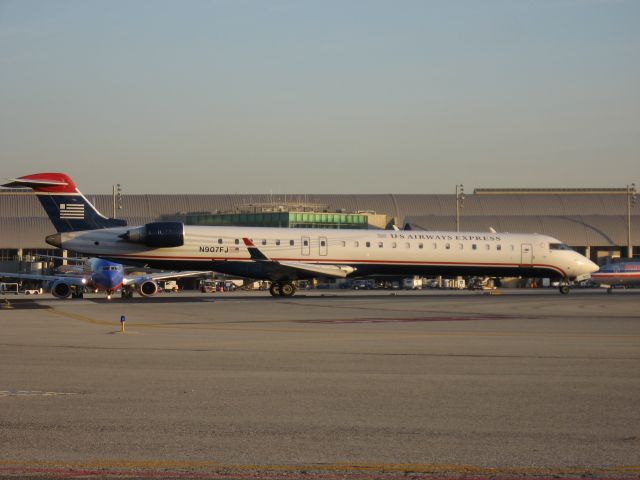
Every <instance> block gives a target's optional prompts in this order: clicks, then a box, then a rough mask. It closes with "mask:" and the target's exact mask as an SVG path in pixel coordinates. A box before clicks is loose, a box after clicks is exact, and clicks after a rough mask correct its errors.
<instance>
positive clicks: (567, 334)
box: [49, 307, 640, 342]
mask: <svg viewBox="0 0 640 480" xmlns="http://www.w3.org/2000/svg"><path fill="white" fill-rule="evenodd" d="M49 311H50V312H52V313H54V314H56V315H59V316H61V317H65V318H69V319H72V320H77V321H80V322H83V323H89V324H93V325H107V326H111V327H113V326H114V325H116V324H117V323H118V322H116V321H115V320H114V321H107V320H98V319H95V318H92V317H89V316H87V315H81V314H77V313H73V312H68V311H65V310H60V309H57V308H54V307H51V308H50V309H49ZM424 318H430V317H424ZM509 318H514V319H517V318H521V317H509ZM522 318H527V317H522ZM486 319H489V320H490V319H493V318H486ZM499 319H505V317H499ZM354 320H355V321H354ZM367 320H376V319H367ZM395 321H396V323H397V322H399V320H398V319H396V320H395ZM423 321H425V322H426V321H427V320H423ZM434 321H435V320H434ZM384 322H385V318H384V317H381V318H380V319H379V320H378V321H360V322H359V321H358V319H344V320H339V319H338V320H335V321H334V320H332V319H309V320H307V319H304V320H295V319H292V320H285V321H282V320H266V321H261V322H260V321H256V322H250V323H249V322H246V323H243V326H229V324H228V323H227V324H225V325H220V324H200V325H193V324H189V323H185V324H180V323H177V324H176V323H170V324H161V323H133V322H130V323H131V327H135V328H147V329H181V330H182V329H187V328H189V329H193V330H216V331H230V332H238V331H239V332H247V331H249V332H262V333H273V334H281V333H288V334H291V333H310V332H309V330H307V329H295V328H252V327H251V324H252V323H253V324H255V323H297V324H305V323H307V324H318V325H331V324H337V325H340V324H352V325H358V324H363V325H366V324H373V323H384ZM392 322H393V320H392ZM410 322H411V320H410V319H409V320H408V321H407V322H406V323H410ZM414 323H415V322H414ZM129 328H130V327H129ZM316 332H321V331H319V330H318V331H316ZM331 333H332V334H335V333H340V334H357V335H363V334H365V333H368V334H371V335H379V334H380V332H362V331H360V330H339V331H337V330H334V331H332V332H331ZM385 335H394V336H396V337H398V336H400V337H403V336H409V337H412V338H414V337H416V336H426V337H465V336H472V337H531V336H537V337H553V338H561V337H562V338H596V339H617V340H620V341H629V342H636V341H637V340H638V339H640V335H615V334H606V333H602V334H597V335H594V334H579V333H574V332H564V333H563V332H556V333H543V332H476V331H469V332H444V331H439V332H438V331H428V332H415V331H412V332H385ZM125 336H126V334H125Z"/></svg>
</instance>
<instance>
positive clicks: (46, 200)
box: [2, 173, 127, 233]
mask: <svg viewBox="0 0 640 480" xmlns="http://www.w3.org/2000/svg"><path fill="white" fill-rule="evenodd" d="M2 186H3V187H17V188H24V187H29V188H32V189H33V190H34V192H35V193H36V195H37V196H38V200H40V203H41V204H42V206H43V208H44V210H45V211H46V212H47V215H48V216H49V219H50V220H51V223H53V226H54V227H55V228H56V231H57V232H59V233H64V232H73V231H79V230H97V229H100V228H111V227H124V226H126V225H127V222H126V220H121V219H117V218H107V217H105V216H104V215H102V214H101V213H100V212H98V210H96V208H95V207H94V206H93V205H92V204H91V202H89V200H87V198H86V197H85V196H84V195H82V193H80V191H79V190H78V189H77V188H76V185H75V183H73V180H71V178H69V176H67V175H65V174H64V173H36V174H34V175H27V176H24V177H20V178H16V179H13V180H12V181H11V182H9V183H7V184H5V185H2Z"/></svg>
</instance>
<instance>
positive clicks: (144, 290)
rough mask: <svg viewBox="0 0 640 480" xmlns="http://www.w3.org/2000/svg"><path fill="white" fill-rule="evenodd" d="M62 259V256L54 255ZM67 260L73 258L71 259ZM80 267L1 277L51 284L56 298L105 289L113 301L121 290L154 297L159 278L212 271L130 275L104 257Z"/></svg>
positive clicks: (124, 295)
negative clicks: (87, 290)
mask: <svg viewBox="0 0 640 480" xmlns="http://www.w3.org/2000/svg"><path fill="white" fill-rule="evenodd" d="M53 258H62V257H53ZM67 260H69V259H68V258H67ZM80 260H82V264H81V265H79V266H78V267H79V268H72V270H71V271H70V272H66V273H60V274H57V275H41V274H35V273H9V272H0V278H16V279H21V280H37V281H42V282H48V283H49V284H50V289H51V294H52V295H53V296H54V297H56V298H61V299H66V298H82V297H83V292H84V289H85V288H90V289H92V290H97V291H100V292H105V293H106V295H107V299H108V300H111V297H112V296H113V294H114V293H115V292H116V291H117V290H120V291H121V296H122V298H131V297H133V292H134V291H135V292H138V294H140V296H142V297H150V296H152V295H155V294H156V293H158V292H159V291H160V287H159V286H158V283H157V282H158V281H159V280H167V279H169V278H180V277H193V276H203V275H205V274H207V273H209V272H180V273H178V272H160V273H147V274H143V275H130V274H127V273H126V272H125V268H124V266H123V265H122V264H121V263H115V262H112V261H109V260H105V259H102V258H95V257H94V258H86V259H80Z"/></svg>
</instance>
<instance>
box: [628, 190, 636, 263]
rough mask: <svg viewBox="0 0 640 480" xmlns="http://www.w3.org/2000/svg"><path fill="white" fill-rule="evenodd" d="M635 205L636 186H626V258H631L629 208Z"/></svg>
mask: <svg viewBox="0 0 640 480" xmlns="http://www.w3.org/2000/svg"><path fill="white" fill-rule="evenodd" d="M635 204H636V184H635V183H632V184H631V185H627V257H628V258H633V245H631V208H632V207H634V206H635Z"/></svg>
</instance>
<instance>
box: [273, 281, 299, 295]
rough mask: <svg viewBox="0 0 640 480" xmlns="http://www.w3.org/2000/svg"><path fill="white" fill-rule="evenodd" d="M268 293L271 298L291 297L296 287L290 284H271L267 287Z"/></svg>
mask: <svg viewBox="0 0 640 480" xmlns="http://www.w3.org/2000/svg"><path fill="white" fill-rule="evenodd" d="M269 293H270V294H271V296H273V297H278V296H280V297H293V295H294V294H295V293H296V286H295V285H294V284H293V283H292V282H282V283H277V282H273V283H272V284H271V286H270V287H269Z"/></svg>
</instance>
